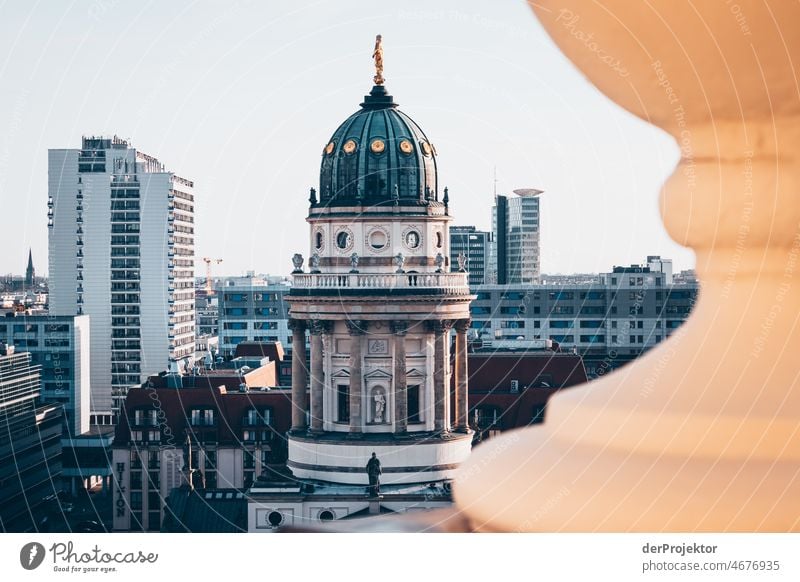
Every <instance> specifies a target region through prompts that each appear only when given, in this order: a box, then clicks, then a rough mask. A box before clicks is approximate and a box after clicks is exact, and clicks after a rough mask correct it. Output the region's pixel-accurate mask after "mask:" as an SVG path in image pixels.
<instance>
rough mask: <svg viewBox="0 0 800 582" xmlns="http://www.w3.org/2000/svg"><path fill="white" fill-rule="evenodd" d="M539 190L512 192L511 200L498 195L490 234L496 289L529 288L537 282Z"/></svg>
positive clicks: (538, 267)
mask: <svg viewBox="0 0 800 582" xmlns="http://www.w3.org/2000/svg"><path fill="white" fill-rule="evenodd" d="M541 193H542V191H541V190H535V189H533V188H526V189H519V190H514V196H503V195H498V196H496V197H495V205H494V206H493V207H492V231H493V233H494V242H495V246H494V249H495V254H494V258H493V261H492V262H493V263H494V265H495V268H496V269H497V279H496V282H497V284H498V285H526V284H527V285H530V284H534V283H538V282H539V274H540V271H541V265H540V263H539V256H540V253H539V235H540V231H539V225H540V220H541V215H540V208H539V206H540V197H539V195H540V194H541Z"/></svg>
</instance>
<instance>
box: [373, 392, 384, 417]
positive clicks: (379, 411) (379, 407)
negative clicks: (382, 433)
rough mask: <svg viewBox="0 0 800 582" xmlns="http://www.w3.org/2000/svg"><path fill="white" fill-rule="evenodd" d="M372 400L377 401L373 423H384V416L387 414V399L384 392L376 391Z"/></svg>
mask: <svg viewBox="0 0 800 582" xmlns="http://www.w3.org/2000/svg"><path fill="white" fill-rule="evenodd" d="M372 399H373V400H374V401H375V416H374V417H373V419H372V420H373V422H377V423H382V422H384V420H383V414H384V412H386V397H385V396H384V395H383V391H382V390H375V392H374V393H373V395H372Z"/></svg>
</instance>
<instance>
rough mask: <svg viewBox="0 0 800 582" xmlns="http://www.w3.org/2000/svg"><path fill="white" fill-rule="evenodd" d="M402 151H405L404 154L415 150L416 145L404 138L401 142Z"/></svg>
mask: <svg viewBox="0 0 800 582" xmlns="http://www.w3.org/2000/svg"><path fill="white" fill-rule="evenodd" d="M400 151H401V152H403V153H404V154H410V153H411V152H413V151H414V146H413V145H411V142H410V141H408V140H407V139H404V140H403V141H401V142H400Z"/></svg>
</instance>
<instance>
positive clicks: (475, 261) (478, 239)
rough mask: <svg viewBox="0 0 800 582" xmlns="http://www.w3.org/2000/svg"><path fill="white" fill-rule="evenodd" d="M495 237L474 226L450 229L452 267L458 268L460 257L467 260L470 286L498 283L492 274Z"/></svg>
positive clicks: (452, 227)
mask: <svg viewBox="0 0 800 582" xmlns="http://www.w3.org/2000/svg"><path fill="white" fill-rule="evenodd" d="M493 244H494V235H493V234H492V233H491V232H486V231H483V230H478V229H477V228H475V227H474V226H451V227H450V265H452V266H454V267H458V264H459V263H458V260H459V256H463V257H464V258H465V259H466V270H467V273H469V275H468V279H469V286H470V287H475V286H477V285H485V284H487V283H494V282H496V278H495V275H494V274H493V273H492V260H491V257H492V253H493V252H494V247H493Z"/></svg>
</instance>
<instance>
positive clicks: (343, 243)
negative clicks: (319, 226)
mask: <svg viewBox="0 0 800 582" xmlns="http://www.w3.org/2000/svg"><path fill="white" fill-rule="evenodd" d="M336 246H337V247H339V248H340V249H346V248H347V247H348V246H350V233H349V232H346V231H344V230H343V231H341V232H340V233H338V234H337V235H336Z"/></svg>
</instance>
